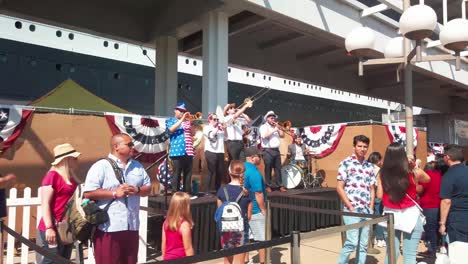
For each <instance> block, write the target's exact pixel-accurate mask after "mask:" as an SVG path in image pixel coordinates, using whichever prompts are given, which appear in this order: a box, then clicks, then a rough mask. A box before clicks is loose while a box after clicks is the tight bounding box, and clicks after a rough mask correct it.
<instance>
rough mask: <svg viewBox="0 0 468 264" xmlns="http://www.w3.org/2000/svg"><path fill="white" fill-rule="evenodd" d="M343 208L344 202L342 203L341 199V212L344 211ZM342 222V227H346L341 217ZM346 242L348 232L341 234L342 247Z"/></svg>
mask: <svg viewBox="0 0 468 264" xmlns="http://www.w3.org/2000/svg"><path fill="white" fill-rule="evenodd" d="M343 206H344V205H343V201H341V199H340V209H339V210H343ZM340 221H341V225H344V221H343V216H342V215H341V216H340ZM345 241H346V231H343V232H341V246H343V245H344V243H345Z"/></svg>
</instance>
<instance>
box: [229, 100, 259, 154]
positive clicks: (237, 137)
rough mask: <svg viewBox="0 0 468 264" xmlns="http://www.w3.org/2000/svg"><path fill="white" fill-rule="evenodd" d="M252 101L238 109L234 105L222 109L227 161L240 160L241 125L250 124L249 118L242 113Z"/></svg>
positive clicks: (242, 132) (241, 144) (241, 147)
mask: <svg viewBox="0 0 468 264" xmlns="http://www.w3.org/2000/svg"><path fill="white" fill-rule="evenodd" d="M252 105H253V101H252V100H247V101H246V102H245V103H244V104H243V106H242V107H241V108H239V109H237V108H236V104H228V105H226V106H225V107H224V123H225V124H226V133H227V137H226V147H227V151H228V154H229V161H231V160H240V159H241V158H240V156H241V152H242V150H243V149H244V143H243V134H244V131H243V130H242V126H243V125H247V124H249V123H250V122H251V120H250V118H249V116H247V115H246V114H245V113H244V111H245V110H246V109H247V108H250V107H252Z"/></svg>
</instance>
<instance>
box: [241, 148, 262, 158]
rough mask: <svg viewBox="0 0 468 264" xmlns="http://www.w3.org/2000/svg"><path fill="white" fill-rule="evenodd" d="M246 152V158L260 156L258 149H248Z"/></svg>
mask: <svg viewBox="0 0 468 264" xmlns="http://www.w3.org/2000/svg"><path fill="white" fill-rule="evenodd" d="M244 152H245V156H246V157H250V156H255V155H260V150H259V149H258V148H257V147H249V148H246V149H245V150H244Z"/></svg>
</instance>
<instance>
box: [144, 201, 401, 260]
mask: <svg viewBox="0 0 468 264" xmlns="http://www.w3.org/2000/svg"><path fill="white" fill-rule="evenodd" d="M311 199H313V198H311ZM270 208H278V209H288V210H293V211H301V212H310V213H321V214H331V215H340V216H355V217H365V218H368V219H369V220H366V221H362V222H360V223H356V224H351V225H345V226H336V227H331V228H327V229H323V230H316V231H311V232H307V233H302V234H301V233H300V232H299V231H292V232H291V234H290V235H286V236H283V237H280V238H273V239H271V221H270V216H271V209H270ZM266 209H267V210H266V211H267V213H266V219H267V222H266V228H265V229H266V230H265V232H266V238H267V239H268V238H269V237H270V239H268V240H267V241H264V242H256V243H252V244H248V245H245V246H241V247H237V248H232V249H223V250H219V251H212V252H208V253H203V254H199V255H195V256H190V257H185V258H180V259H174V260H166V261H152V262H147V263H158V264H185V263H196V262H197V263H198V262H202V261H208V260H213V259H219V258H222V257H227V256H233V255H236V254H241V253H246V252H250V251H254V250H258V249H263V248H265V249H267V253H266V260H265V263H271V260H270V249H271V248H272V247H274V246H279V245H284V244H287V243H289V244H290V255H291V260H290V263H291V264H299V263H301V259H300V241H301V239H308V238H314V237H319V236H324V235H328V234H333V233H341V232H345V231H347V230H351V229H358V228H362V227H365V226H372V225H375V224H377V223H379V222H387V226H388V240H389V241H388V244H387V249H388V256H389V263H390V264H396V258H395V231H394V218H393V214H387V215H384V216H378V215H371V214H360V213H352V212H343V211H338V210H328V209H321V208H310V207H302V206H290V205H284V204H279V203H271V204H270V203H269V202H267V204H266Z"/></svg>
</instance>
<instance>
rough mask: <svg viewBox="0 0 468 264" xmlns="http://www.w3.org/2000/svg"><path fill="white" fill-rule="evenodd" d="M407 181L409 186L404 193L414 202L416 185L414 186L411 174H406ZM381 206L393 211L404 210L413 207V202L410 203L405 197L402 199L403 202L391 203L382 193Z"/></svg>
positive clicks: (386, 195) (386, 194)
mask: <svg viewBox="0 0 468 264" xmlns="http://www.w3.org/2000/svg"><path fill="white" fill-rule="evenodd" d="M408 179H409V183H410V184H409V186H408V188H407V189H406V193H407V194H408V195H409V196H410V197H411V198H412V199H413V200H415V201H416V184H414V180H413V173H409V174H408ZM382 204H383V205H384V206H385V207H388V208H393V209H406V208H410V207H413V206H415V204H414V202H413V201H411V200H410V199H409V198H408V196H406V195H405V197H404V198H403V200H401V202H399V203H392V201H390V197H389V196H388V193H386V192H384V193H383V197H382Z"/></svg>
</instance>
